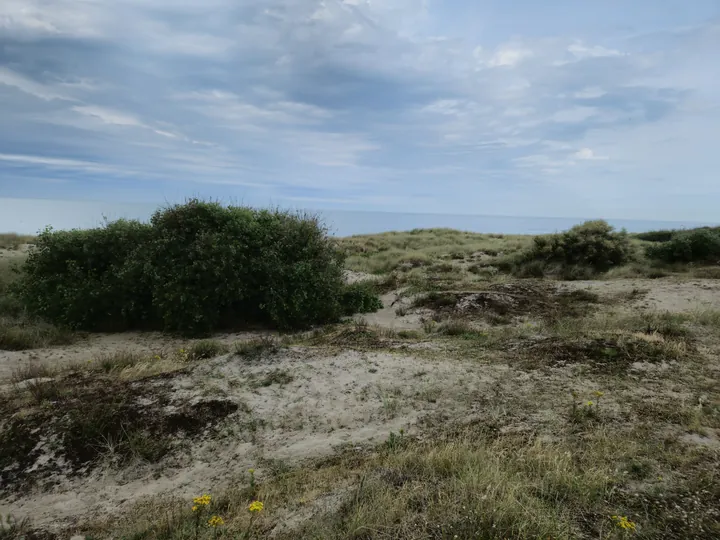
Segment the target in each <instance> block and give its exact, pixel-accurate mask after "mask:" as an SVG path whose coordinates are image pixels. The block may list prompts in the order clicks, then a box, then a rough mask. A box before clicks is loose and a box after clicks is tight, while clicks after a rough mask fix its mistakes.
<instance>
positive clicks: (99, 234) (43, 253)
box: [17, 220, 152, 330]
mask: <svg viewBox="0 0 720 540" xmlns="http://www.w3.org/2000/svg"><path fill="white" fill-rule="evenodd" d="M151 232H152V231H151V229H150V227H149V226H148V225H145V224H142V223H139V222H137V221H125V220H120V221H116V222H113V223H108V224H106V225H105V226H104V227H99V228H96V229H89V230H77V229H76V230H72V231H53V230H51V229H46V230H45V231H44V232H42V233H41V234H40V235H39V236H38V237H37V239H36V243H35V247H34V248H33V249H32V250H31V251H30V254H29V256H28V258H27V260H26V262H25V264H24V267H23V273H22V275H21V277H20V279H19V280H18V282H17V291H18V292H19V295H20V297H21V300H22V301H23V303H24V305H25V306H26V307H27V309H28V311H29V312H30V313H32V314H34V315H38V316H40V317H42V318H44V319H46V320H48V321H52V322H53V323H55V324H60V325H66V326H71V327H74V328H83V329H87V330H99V329H124V328H128V327H132V326H137V325H138V324H139V323H140V322H141V321H145V320H147V319H148V318H150V317H151V316H152V310H151V304H152V302H151V296H150V293H149V291H148V290H147V289H146V287H145V283H144V282H143V280H141V279H137V280H131V279H128V278H129V277H130V276H128V275H127V272H126V267H127V261H129V260H132V259H133V258H134V257H136V256H137V255H136V254H137V250H138V247H139V246H142V245H143V244H146V243H147V242H148V240H149V238H150V234H151Z"/></svg>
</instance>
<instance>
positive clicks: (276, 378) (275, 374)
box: [254, 369, 295, 387]
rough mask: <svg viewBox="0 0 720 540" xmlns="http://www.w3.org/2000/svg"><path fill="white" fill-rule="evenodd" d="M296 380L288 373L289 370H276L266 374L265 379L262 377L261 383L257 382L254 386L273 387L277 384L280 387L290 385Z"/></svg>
mask: <svg viewBox="0 0 720 540" xmlns="http://www.w3.org/2000/svg"><path fill="white" fill-rule="evenodd" d="M294 380H295V377H294V376H292V375H291V374H290V373H288V372H287V370H284V369H275V370H273V371H271V372H269V373H266V374H265V376H264V377H262V378H261V379H260V380H259V381H257V382H256V383H255V384H254V386H256V387H268V386H272V385H273V384H277V385H279V386H285V385H286V384H290V383H291V382H293V381H294Z"/></svg>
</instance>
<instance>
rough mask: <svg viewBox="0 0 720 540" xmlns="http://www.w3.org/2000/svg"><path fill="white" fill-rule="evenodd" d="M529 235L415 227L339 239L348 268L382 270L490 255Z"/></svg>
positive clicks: (515, 247)
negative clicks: (407, 229)
mask: <svg viewBox="0 0 720 540" xmlns="http://www.w3.org/2000/svg"><path fill="white" fill-rule="evenodd" d="M531 241H532V237H531V236H520V235H496V234H478V233H470V232H462V231H456V230H453V229H418V230H414V231H409V232H389V233H383V234H376V235H364V236H351V237H348V238H342V239H340V240H339V243H340V246H341V247H342V248H344V249H345V250H346V251H347V253H348V255H349V257H348V261H347V266H348V268H350V269H351V270H356V271H360V272H368V273H372V274H382V273H387V272H390V271H392V270H395V269H397V268H399V267H404V268H406V269H409V268H418V267H424V266H430V265H431V264H432V263H433V262H436V261H448V260H457V261H462V260H468V261H469V260H473V255H474V254H475V257H478V256H479V255H480V253H483V254H485V255H486V256H489V257H495V256H498V255H501V254H504V255H507V254H510V253H514V252H517V251H519V250H521V249H523V248H524V247H525V246H527V245H528V244H529V243H530V242H531Z"/></svg>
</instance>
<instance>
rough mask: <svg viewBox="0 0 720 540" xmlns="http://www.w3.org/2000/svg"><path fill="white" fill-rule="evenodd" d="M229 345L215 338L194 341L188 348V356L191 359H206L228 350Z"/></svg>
mask: <svg viewBox="0 0 720 540" xmlns="http://www.w3.org/2000/svg"><path fill="white" fill-rule="evenodd" d="M228 350H229V347H228V346H227V345H225V344H224V343H222V342H220V341H217V340H215V339H203V340H201V341H196V342H195V343H193V344H192V345H190V347H189V348H188V358H190V359H191V360H208V359H210V358H214V357H216V356H220V355H222V354H225V353H226V352H228Z"/></svg>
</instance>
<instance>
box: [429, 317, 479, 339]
mask: <svg viewBox="0 0 720 540" xmlns="http://www.w3.org/2000/svg"><path fill="white" fill-rule="evenodd" d="M473 331H474V329H473V327H472V325H471V324H470V323H469V322H468V321H465V320H462V319H447V320H445V321H443V322H442V323H440V324H439V325H438V326H437V332H438V333H439V334H444V335H446V336H462V335H464V334H468V333H471V332H473Z"/></svg>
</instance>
